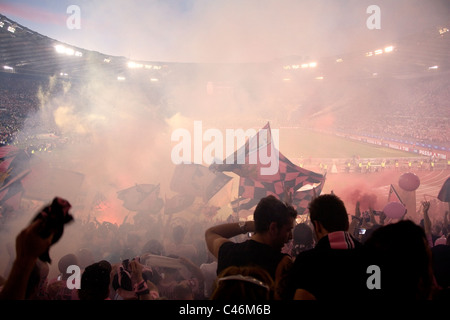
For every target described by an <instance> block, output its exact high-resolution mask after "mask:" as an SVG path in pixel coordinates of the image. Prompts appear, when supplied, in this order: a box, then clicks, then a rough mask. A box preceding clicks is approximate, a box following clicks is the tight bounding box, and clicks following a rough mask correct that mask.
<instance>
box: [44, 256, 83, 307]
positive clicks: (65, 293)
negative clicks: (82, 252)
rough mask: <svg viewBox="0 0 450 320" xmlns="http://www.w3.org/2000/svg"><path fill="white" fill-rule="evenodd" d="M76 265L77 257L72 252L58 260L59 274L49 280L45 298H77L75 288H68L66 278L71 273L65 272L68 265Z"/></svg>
mask: <svg viewBox="0 0 450 320" xmlns="http://www.w3.org/2000/svg"><path fill="white" fill-rule="evenodd" d="M71 265H75V266H78V258H77V256H76V255H74V254H72V253H68V254H65V255H64V256H62V257H61V258H60V259H59V261H58V270H59V275H58V276H57V278H55V279H52V280H50V281H49V283H48V286H47V298H48V299H49V300H77V299H78V292H77V289H75V288H73V289H69V288H68V287H67V280H68V278H69V277H70V276H71V275H72V274H71V273H68V272H67V269H68V268H69V266H71Z"/></svg>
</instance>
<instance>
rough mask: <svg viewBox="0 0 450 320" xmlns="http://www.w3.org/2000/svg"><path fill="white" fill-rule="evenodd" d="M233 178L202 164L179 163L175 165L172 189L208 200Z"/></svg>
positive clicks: (171, 183)
mask: <svg viewBox="0 0 450 320" xmlns="http://www.w3.org/2000/svg"><path fill="white" fill-rule="evenodd" d="M231 179H232V178H231V177H230V176H227V175H226V174H224V173H221V172H213V171H211V170H210V169H209V168H208V167H205V166H203V165H201V164H195V163H191V164H179V165H177V166H176V167H175V170H174V173H173V176H172V180H171V182H170V189H171V190H172V191H174V192H177V193H180V194H184V195H191V196H195V197H202V198H203V200H204V202H208V201H209V199H211V198H212V197H213V196H214V195H215V194H216V193H217V192H219V190H220V189H222V188H223V187H224V186H225V185H226V184H227V183H228V182H229V181H230V180H231Z"/></svg>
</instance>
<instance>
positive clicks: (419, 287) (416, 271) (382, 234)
mask: <svg viewBox="0 0 450 320" xmlns="http://www.w3.org/2000/svg"><path fill="white" fill-rule="evenodd" d="M364 257H365V258H364V260H366V261H367V265H376V266H378V267H379V269H380V271H381V277H380V280H381V282H380V288H379V289H377V290H370V291H367V292H366V293H367V294H368V297H369V298H379V299H384V300H399V299H400V300H430V299H432V297H433V296H432V295H433V293H434V290H435V289H436V287H435V283H434V275H433V269H432V260H431V251H430V246H429V245H428V240H427V237H426V235H425V232H424V230H423V228H421V227H420V226H419V225H417V224H415V223H414V222H413V221H411V220H402V221H399V222H397V223H391V224H388V225H385V226H383V227H381V228H378V229H377V230H375V231H374V232H373V233H372V235H371V236H370V237H369V238H368V239H367V241H366V242H365V244H364Z"/></svg>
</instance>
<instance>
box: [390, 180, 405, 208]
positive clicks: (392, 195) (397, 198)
mask: <svg viewBox="0 0 450 320" xmlns="http://www.w3.org/2000/svg"><path fill="white" fill-rule="evenodd" d="M387 202H388V203H389V202H400V203H401V204H403V205H404V203H403V201H402V199H400V196H399V195H398V193H397V190H395V188H394V186H393V185H392V184H391V187H390V189H389V195H388V201H387Z"/></svg>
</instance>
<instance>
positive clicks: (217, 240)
mask: <svg viewBox="0 0 450 320" xmlns="http://www.w3.org/2000/svg"><path fill="white" fill-rule="evenodd" d="M240 224H241V223H240V222H232V223H225V224H220V225H217V226H213V227H211V228H209V229H207V230H206V231H205V241H206V246H207V248H208V250H209V251H210V252H211V254H212V255H213V256H214V257H216V258H217V257H218V255H219V249H220V247H221V246H222V244H224V243H225V242H228V241H230V238H232V237H235V236H238V235H240V234H244V233H246V232H254V231H255V223H254V222H253V221H246V222H245V223H244V222H242V226H241V225H240Z"/></svg>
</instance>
